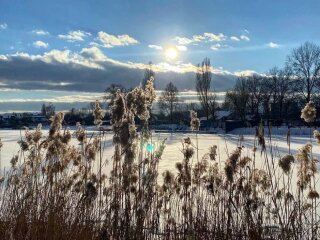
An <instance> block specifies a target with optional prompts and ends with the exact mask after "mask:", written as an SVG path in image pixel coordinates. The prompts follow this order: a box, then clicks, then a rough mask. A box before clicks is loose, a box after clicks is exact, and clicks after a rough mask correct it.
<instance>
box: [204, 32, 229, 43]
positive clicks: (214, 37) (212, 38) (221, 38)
mask: <svg viewBox="0 0 320 240" xmlns="http://www.w3.org/2000/svg"><path fill="white" fill-rule="evenodd" d="M203 35H204V37H206V39H208V41H210V42H220V41H224V40H226V36H225V35H224V34H223V33H219V34H214V33H204V34H203Z"/></svg>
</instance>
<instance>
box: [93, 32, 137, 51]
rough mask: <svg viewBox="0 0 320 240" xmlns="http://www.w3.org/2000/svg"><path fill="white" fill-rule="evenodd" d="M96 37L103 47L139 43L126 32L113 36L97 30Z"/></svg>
mask: <svg viewBox="0 0 320 240" xmlns="http://www.w3.org/2000/svg"><path fill="white" fill-rule="evenodd" d="M97 39H98V40H99V41H100V42H101V43H102V46H103V47H105V48H113V47H115V46H128V45H133V44H138V43H139V42H138V40H136V39H134V38H133V37H130V36H129V35H127V34H123V35H118V36H115V35H111V34H108V33H106V32H102V31H100V32H98V37H97Z"/></svg>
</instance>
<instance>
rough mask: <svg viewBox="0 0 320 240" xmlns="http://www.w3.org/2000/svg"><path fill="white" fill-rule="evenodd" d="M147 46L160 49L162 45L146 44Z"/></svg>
mask: <svg viewBox="0 0 320 240" xmlns="http://www.w3.org/2000/svg"><path fill="white" fill-rule="evenodd" d="M148 47H149V48H153V49H156V50H162V49H163V47H161V46H159V45H153V44H149V45H148Z"/></svg>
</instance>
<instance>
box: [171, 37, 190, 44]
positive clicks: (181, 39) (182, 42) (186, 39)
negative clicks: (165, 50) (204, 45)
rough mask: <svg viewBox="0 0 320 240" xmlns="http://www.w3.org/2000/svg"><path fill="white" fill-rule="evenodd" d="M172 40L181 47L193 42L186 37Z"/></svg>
mask: <svg viewBox="0 0 320 240" xmlns="http://www.w3.org/2000/svg"><path fill="white" fill-rule="evenodd" d="M173 40H175V41H177V42H178V43H179V44H181V45H188V44H190V43H192V42H194V41H193V40H192V39H190V38H186V37H175V38H174V39H173Z"/></svg>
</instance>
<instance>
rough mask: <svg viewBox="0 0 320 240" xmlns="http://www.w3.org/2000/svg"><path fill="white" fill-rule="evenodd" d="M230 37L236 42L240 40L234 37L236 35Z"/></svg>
mask: <svg viewBox="0 0 320 240" xmlns="http://www.w3.org/2000/svg"><path fill="white" fill-rule="evenodd" d="M230 39H231V40H232V41H237V42H239V41H240V39H239V38H238V37H236V36H231V37H230Z"/></svg>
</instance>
